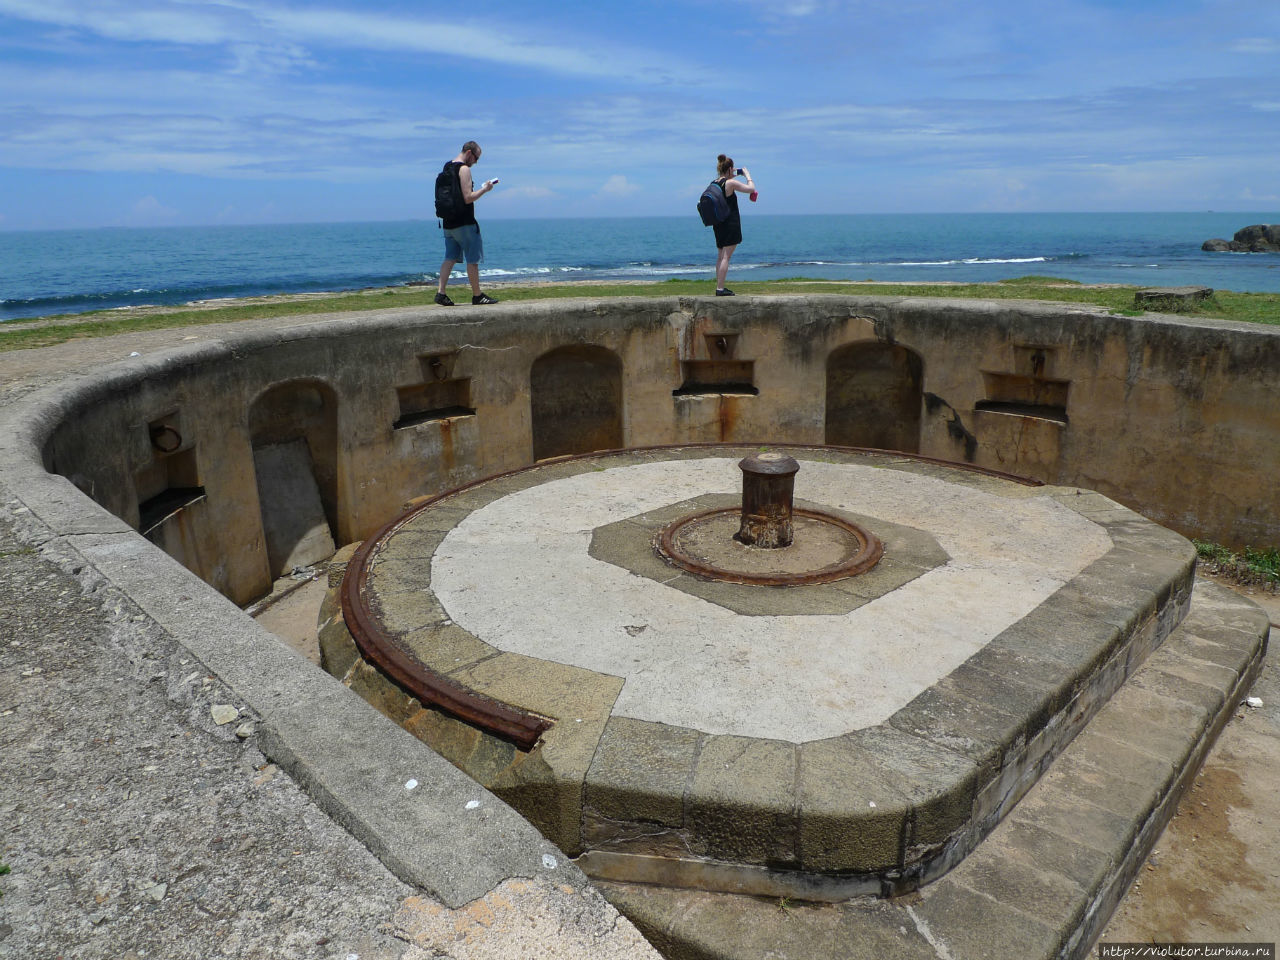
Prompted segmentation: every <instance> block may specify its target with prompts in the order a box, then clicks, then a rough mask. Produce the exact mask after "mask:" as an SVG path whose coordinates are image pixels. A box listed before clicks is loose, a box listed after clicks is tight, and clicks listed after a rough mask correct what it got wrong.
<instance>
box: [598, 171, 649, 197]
mask: <svg viewBox="0 0 1280 960" xmlns="http://www.w3.org/2000/svg"><path fill="white" fill-rule="evenodd" d="M639 189H640V188H639V187H638V186H636V185H635V184H634V183H632V182H630V181H629V180H628V179H627V178H626V177H625V176H623V175H622V174H620V173H615V174H614V175H613V176H611V177H610V178H609V179H608V180H606V181H605V182H604V183H603V184H601V186H600V189H599V190H597V191H596V194H595V195H596V196H597V197H629V196H631V194H633V193H636V192H637V191H639Z"/></svg>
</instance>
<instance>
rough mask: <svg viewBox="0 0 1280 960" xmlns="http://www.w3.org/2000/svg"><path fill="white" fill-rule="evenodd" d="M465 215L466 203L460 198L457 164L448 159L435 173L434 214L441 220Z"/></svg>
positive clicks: (459, 217) (460, 190)
mask: <svg viewBox="0 0 1280 960" xmlns="http://www.w3.org/2000/svg"><path fill="white" fill-rule="evenodd" d="M466 215H467V204H466V202H465V201H464V200H463V199H462V180H461V179H460V178H459V177H458V164H456V163H454V162H453V161H452V160H450V161H449V162H448V163H446V164H445V165H444V169H443V170H441V171H440V172H439V173H438V174H436V216H437V217H439V218H440V219H441V220H461V219H462V218H463V217H465V216H466Z"/></svg>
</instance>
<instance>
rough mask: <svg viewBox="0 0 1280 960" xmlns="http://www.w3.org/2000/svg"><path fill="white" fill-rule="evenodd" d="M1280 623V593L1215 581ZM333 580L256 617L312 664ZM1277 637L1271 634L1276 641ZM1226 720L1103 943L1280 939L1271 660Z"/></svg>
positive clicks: (1278, 724)
mask: <svg viewBox="0 0 1280 960" xmlns="http://www.w3.org/2000/svg"><path fill="white" fill-rule="evenodd" d="M1213 579H1215V580H1217V582H1219V583H1222V584H1223V585H1224V586H1227V587H1230V588H1232V589H1234V590H1237V591H1238V592H1239V593H1241V594H1243V595H1245V596H1247V597H1249V598H1250V599H1251V600H1253V601H1254V602H1256V603H1258V604H1260V605H1261V606H1262V607H1263V608H1264V609H1266V610H1267V612H1268V614H1269V615H1270V617H1271V622H1272V624H1277V623H1280V594H1277V593H1273V592H1270V591H1267V590H1265V589H1260V588H1257V587H1240V586H1237V585H1235V584H1233V583H1231V582H1229V581H1227V580H1224V579H1222V578H1217V577H1214V578H1213ZM326 589H327V587H326V578H325V577H323V576H322V577H320V578H319V579H317V580H312V581H310V582H307V583H303V584H298V583H291V582H289V581H280V582H279V583H278V584H277V585H276V591H275V593H276V594H283V595H282V596H280V597H279V598H278V599H275V600H273V601H272V602H270V604H269V605H268V606H267V607H266V609H265V610H263V611H262V612H261V613H259V614H257V618H258V621H259V622H260V623H261V624H262V625H263V626H265V627H266V628H267V629H268V630H270V631H271V632H272V633H275V634H276V635H277V636H279V637H281V638H282V639H284V640H285V642H287V643H288V644H289V645H290V646H291V647H293V648H294V649H295V650H297V651H298V652H299V653H302V654H303V655H304V656H306V657H308V658H309V659H311V660H312V661H313V662H315V663H319V662H320V654H319V650H318V647H317V641H316V619H317V614H318V612H319V609H320V602H321V601H322V600H323V599H324V593H325V590H326ZM1278 639H1280V630H1278V629H1275V628H1273V630H1272V640H1278ZM1252 695H1253V696H1256V697H1259V698H1260V699H1261V700H1262V702H1263V704H1262V706H1261V707H1258V708H1253V707H1248V706H1241V707H1240V708H1239V709H1238V710H1237V711H1236V715H1235V716H1234V717H1233V718H1232V720H1231V721H1230V722H1229V723H1228V724H1227V727H1226V729H1225V730H1224V731H1223V733H1222V736H1221V737H1220V738H1219V740H1218V743H1217V745H1216V746H1215V747H1214V749H1213V752H1212V753H1210V755H1209V759H1208V760H1207V761H1206V762H1205V765H1204V768H1203V769H1202V770H1201V772H1200V775H1199V776H1198V777H1197V778H1196V781H1195V784H1194V786H1193V787H1192V788H1191V790H1190V791H1189V792H1188V793H1187V795H1186V796H1185V797H1183V799H1182V803H1181V804H1180V806H1179V808H1178V812H1177V814H1176V815H1175V816H1174V818H1173V820H1172V821H1170V823H1169V826H1168V827H1167V828H1166V829H1165V832H1164V834H1163V836H1162V837H1161V838H1160V841H1159V843H1158V844H1157V845H1156V849H1155V851H1154V852H1153V853H1152V854H1151V856H1150V858H1149V859H1148V861H1147V863H1146V864H1144V865H1143V867H1142V869H1141V871H1140V872H1139V877H1138V879H1137V880H1136V881H1135V883H1134V885H1133V887H1132V888H1131V889H1130V890H1129V893H1128V894H1127V895H1126V897H1125V899H1124V900H1123V901H1122V902H1121V904H1120V906H1119V908H1118V909H1117V910H1116V912H1115V915H1114V916H1113V917H1112V918H1111V922H1110V923H1109V924H1108V925H1107V927H1106V929H1105V930H1104V931H1103V933H1102V936H1101V937H1100V938H1099V940H1100V941H1101V942H1130V943H1134V942H1137V943H1149V942H1152V941H1155V942H1171V943H1195V942H1268V943H1270V942H1276V941H1280V668H1278V667H1277V666H1276V664H1275V662H1274V657H1273V656H1270V655H1269V656H1268V662H1267V664H1266V666H1265V667H1264V669H1263V673H1262V676H1261V677H1260V678H1259V680H1258V682H1257V684H1255V686H1254V689H1253V691H1252Z"/></svg>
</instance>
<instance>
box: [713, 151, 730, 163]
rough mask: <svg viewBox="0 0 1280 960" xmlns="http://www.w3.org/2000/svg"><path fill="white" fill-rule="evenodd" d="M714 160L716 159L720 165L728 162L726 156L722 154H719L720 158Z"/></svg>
mask: <svg viewBox="0 0 1280 960" xmlns="http://www.w3.org/2000/svg"><path fill="white" fill-rule="evenodd" d="M716 159H717V160H718V161H720V162H721V163H723V162H724V161H726V160H728V159H729V158H728V157H726V156H725V155H724V154H723V153H722V154H720V156H718V157H716Z"/></svg>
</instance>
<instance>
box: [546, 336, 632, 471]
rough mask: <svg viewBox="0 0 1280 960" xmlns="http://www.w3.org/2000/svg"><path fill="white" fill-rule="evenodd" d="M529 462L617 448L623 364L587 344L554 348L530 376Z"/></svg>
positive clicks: (619, 440) (614, 357) (619, 437)
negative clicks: (530, 429)
mask: <svg viewBox="0 0 1280 960" xmlns="http://www.w3.org/2000/svg"><path fill="white" fill-rule="evenodd" d="M529 405H530V409H531V413H532V417H531V420H532V424H533V459H535V460H545V459H546V458H547V457H559V456H564V455H566V454H575V453H590V452H591V451H593V450H612V449H614V448H616V447H621V446H622V361H621V360H620V359H619V358H618V355H617V354H616V353H614V352H613V351H612V350H608V349H606V348H604V347H596V346H590V345H575V346H569V347H557V348H556V349H554V350H550V351H548V352H547V353H544V354H543V355H542V356H540V357H538V359H536V360H534V361H533V367H532V368H531V369H530V371H529Z"/></svg>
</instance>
